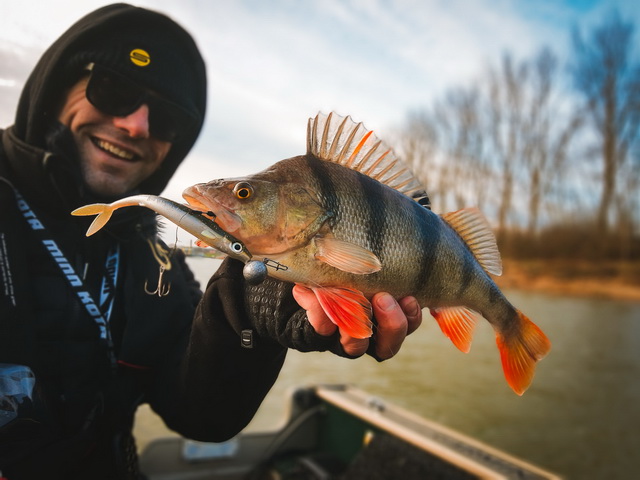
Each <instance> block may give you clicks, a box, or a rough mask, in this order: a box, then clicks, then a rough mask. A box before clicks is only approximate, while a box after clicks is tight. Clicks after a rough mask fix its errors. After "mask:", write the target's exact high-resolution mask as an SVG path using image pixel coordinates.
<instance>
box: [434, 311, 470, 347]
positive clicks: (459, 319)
mask: <svg viewBox="0 0 640 480" xmlns="http://www.w3.org/2000/svg"><path fill="white" fill-rule="evenodd" d="M431 315H432V316H433V318H435V319H436V321H437V322H438V325H439V326H440V330H442V333H444V334H445V335H446V336H447V337H449V338H450V339H451V341H452V342H453V344H454V345H455V346H456V347H458V350H460V351H462V352H464V353H469V350H471V340H472V338H473V330H474V329H475V326H476V323H477V320H478V319H477V315H476V314H475V312H473V311H472V310H469V309H468V308H465V307H444V308H433V309H431Z"/></svg>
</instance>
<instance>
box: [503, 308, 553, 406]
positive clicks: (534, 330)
mask: <svg viewBox="0 0 640 480" xmlns="http://www.w3.org/2000/svg"><path fill="white" fill-rule="evenodd" d="M518 317H519V319H520V328H519V329H518V331H517V332H516V333H515V334H509V335H508V336H504V335H502V334H501V333H498V334H497V336H496V343H497V344H498V350H500V359H501V360H502V369H503V371H504V376H505V378H506V379H507V383H508V384H509V386H510V387H511V388H512V389H513V391H514V392H516V393H517V394H518V395H522V394H523V393H524V392H525V391H526V390H527V388H528V387H529V385H530V384H531V380H533V375H534V373H535V369H536V362H537V361H538V360H541V359H542V358H543V357H544V356H545V355H546V354H547V353H549V350H551V342H550V341H549V339H548V338H547V336H546V335H545V334H544V333H543V332H542V330H540V328H538V326H537V325H536V324H535V323H533V322H532V321H531V320H529V319H528V318H527V317H526V316H525V315H524V314H523V313H522V312H520V311H518Z"/></svg>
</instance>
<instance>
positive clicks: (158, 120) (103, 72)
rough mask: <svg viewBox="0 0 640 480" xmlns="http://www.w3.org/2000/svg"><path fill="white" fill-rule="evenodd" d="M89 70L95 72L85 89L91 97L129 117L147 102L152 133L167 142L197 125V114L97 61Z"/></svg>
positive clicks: (104, 110)
mask: <svg viewBox="0 0 640 480" xmlns="http://www.w3.org/2000/svg"><path fill="white" fill-rule="evenodd" d="M87 70H89V71H90V72H91V76H90V77H89V83H87V89H86V92H85V94H86V96H87V100H89V102H91V104H92V105H93V106H94V107H96V108H97V109H98V110H100V111H101V112H102V113H106V114H107V115H111V116H114V117H126V116H127V115H130V114H132V113H133V112H135V111H136V110H137V109H138V108H140V106H141V105H143V104H146V105H147V106H148V107H149V131H150V133H151V135H152V136H154V137H155V138H157V139H158V140H163V141H166V142H174V141H175V140H177V139H178V138H180V137H181V136H183V135H186V134H187V133H189V132H190V131H191V130H192V129H193V128H194V127H195V126H196V123H197V119H196V117H195V116H194V115H193V114H191V113H190V112H188V111H187V110H185V109H184V108H182V107H181V106H180V105H177V104H175V103H173V102H170V101H169V100H166V99H164V98H161V97H159V96H158V95H156V94H154V93H153V92H151V91H149V90H148V89H147V88H144V87H141V86H140V85H138V84H136V83H134V82H132V81H131V80H129V79H128V78H126V77H125V76H123V75H121V74H119V73H117V72H114V71H113V70H109V69H108V68H105V67H102V66H100V65H96V64H94V63H91V64H89V65H88V66H87Z"/></svg>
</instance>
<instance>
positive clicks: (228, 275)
mask: <svg viewBox="0 0 640 480" xmlns="http://www.w3.org/2000/svg"><path fill="white" fill-rule="evenodd" d="M145 15H147V13H144V11H141V10H139V9H135V8H133V7H129V6H126V5H117V6H111V7H106V8H104V9H102V10H101V11H99V12H96V13H94V14H90V15H89V16H87V17H85V18H84V19H82V20H81V21H80V22H78V24H76V26H74V27H72V28H71V29H70V30H69V31H68V32H67V33H66V34H65V35H63V36H62V37H61V39H60V40H58V42H56V43H55V44H54V45H53V46H52V47H51V49H50V50H49V51H48V52H47V53H45V55H43V58H42V60H41V61H40V63H39V64H38V65H37V67H36V68H35V69H34V72H33V74H32V75H31V77H30V78H29V80H28V81H27V84H26V85H25V88H24V91H23V95H22V97H21V100H20V103H19V108H18V113H17V116H16V122H15V125H14V126H12V127H10V128H8V129H7V130H5V131H3V132H1V133H0V179H1V180H0V270H1V271H0V364H3V363H4V364H18V365H27V366H29V367H30V368H31V369H32V371H33V372H34V374H35V379H36V383H35V389H34V394H33V398H32V400H31V401H25V402H24V403H23V404H22V405H20V410H19V417H18V418H16V419H14V420H12V421H11V422H10V423H9V424H7V425H5V426H4V427H3V428H1V429H0V472H2V474H3V475H5V476H7V477H8V478H9V479H10V480H16V479H22V478H65V479H73V478H125V477H124V475H125V473H124V472H126V470H127V468H128V467H129V466H130V465H127V463H128V462H127V461H126V458H125V455H126V453H127V449H129V450H130V449H131V448H132V445H131V443H130V430H131V425H132V420H133V415H134V412H135V410H136V408H137V406H139V405H140V404H141V403H144V402H148V403H149V404H150V405H151V407H152V408H153V409H154V411H156V412H157V413H158V414H159V415H160V416H161V417H162V418H163V420H164V421H165V422H166V424H167V425H168V426H169V427H170V428H172V429H174V430H176V431H177V432H179V433H181V434H183V435H185V436H187V437H191V438H195V439H199V440H208V441H220V440H223V439H226V438H229V437H231V436H233V435H234V434H236V433H237V432H238V431H239V430H240V429H241V428H243V427H244V426H245V425H246V424H247V423H248V421H249V420H250V419H251V418H252V416H253V414H254V413H255V411H256V409H257V408H258V406H259V404H260V403H261V401H262V399H263V397H264V395H265V394H266V393H267V391H268V390H269V388H270V387H271V385H272V384H273V382H274V381H275V379H276V377H277V375H278V372H279V371H280V368H281V366H282V363H283V361H284V356H285V352H286V349H285V348H284V347H283V346H282V345H281V343H285V342H280V343H278V342H277V341H274V340H270V339H268V338H266V337H265V338H263V339H261V340H259V341H256V342H255V344H254V345H253V348H243V347H242V346H241V342H240V331H241V330H242V329H244V328H247V326H249V327H250V326H251V322H250V321H249V319H248V318H247V314H246V307H245V305H244V285H243V280H242V275H241V269H240V267H239V266H238V265H237V264H234V262H228V263H227V264H225V265H224V266H223V267H222V268H221V269H220V270H219V271H218V273H217V274H216V275H215V276H214V277H213V278H212V280H211V281H210V283H209V285H208V286H207V289H206V292H205V295H204V298H201V292H200V290H199V286H198V284H197V282H196V281H195V280H194V277H193V275H192V273H191V272H190V271H189V269H188V267H187V265H186V263H185V261H184V257H183V256H182V255H181V254H180V253H174V254H172V257H171V259H172V268H171V269H170V270H168V271H167V272H166V273H165V275H164V278H165V282H166V284H167V285H170V291H169V294H168V295H166V296H163V297H159V296H157V295H147V294H145V292H144V288H145V283H146V282H148V285H150V286H151V288H153V285H155V284H156V283H157V279H158V274H159V267H158V263H157V262H156V260H155V259H154V257H153V254H152V250H151V247H150V243H149V242H152V243H156V242H158V238H157V226H156V219H155V216H154V215H153V214H152V213H151V212H150V211H148V210H146V209H142V208H127V209H123V210H122V211H119V212H116V214H115V215H114V218H113V219H112V220H111V221H110V222H109V224H108V225H107V227H105V228H104V229H103V230H102V231H100V232H98V233H97V234H96V235H94V236H93V237H89V238H87V237H85V235H84V232H85V231H86V228H87V220H86V219H82V218H78V217H72V216H71V215H69V212H70V211H71V210H72V209H73V208H75V207H78V206H81V205H84V204H86V203H92V202H94V201H96V200H105V199H96V198H92V196H91V195H90V194H89V193H88V192H86V191H84V189H83V188H82V186H81V182H80V179H79V171H78V164H77V159H76V157H75V152H74V146H73V142H72V141H71V139H70V133H69V132H68V131H67V130H66V129H65V128H63V127H62V126H60V125H58V124H56V121H55V111H56V109H57V108H58V107H59V105H57V104H56V102H57V101H58V100H59V99H60V98H62V97H63V93H64V89H65V88H68V87H69V86H70V83H73V82H70V81H69V79H68V75H69V74H70V72H71V71H72V69H73V68H77V66H75V67H73V66H69V65H68V64H65V63H64V59H65V58H68V54H69V53H70V52H73V51H74V49H78V48H79V45H81V44H82V42H83V41H87V36H88V35H91V32H93V31H95V30H96V28H97V29H98V30H99V29H100V28H107V27H108V26H109V25H117V24H118V22H119V21H121V20H122V18H124V17H127V16H133V17H136V18H137V17H139V18H142V19H143V18H145ZM93 27H96V28H93ZM98 27H99V28H98ZM192 48H193V49H195V46H193V47H192ZM185 55H193V56H194V60H193V62H195V63H196V65H199V67H198V68H199V71H200V73H201V75H202V78H203V79H204V64H203V63H202V59H201V58H200V57H199V54H198V53H197V50H195V51H194V50H192V49H186V50H185ZM198 62H199V63H198ZM70 69H71V70H70ZM56 99H58V100H56ZM205 102H206V98H205V95H204V90H203V92H201V94H200V96H199V98H198V105H199V106H200V108H201V110H202V116H204V104H205ZM196 135H197V132H196V133H195V134H194V135H193V136H192V137H190V138H185V139H183V140H182V141H181V142H179V143H176V144H175V145H174V147H173V148H172V150H171V151H170V153H169V155H168V157H167V159H166V160H165V162H164V164H163V166H162V168H161V169H160V170H159V171H158V172H157V173H156V174H154V175H153V176H152V177H151V178H150V179H148V180H147V181H146V182H145V183H144V184H143V185H141V188H140V191H139V192H131V193H132V194H133V193H140V192H143V193H151V194H159V193H160V192H161V191H162V189H163V188H164V187H165V185H166V183H167V182H168V180H169V178H170V177H171V175H172V174H173V172H174V171H175V169H176V168H177V167H178V165H179V164H180V162H181V161H182V159H183V157H184V155H186V152H187V151H188V150H189V149H190V148H191V146H192V144H193V142H194V141H195V137H196ZM16 191H18V192H19V193H20V194H21V195H22V196H23V197H24V199H25V200H26V201H27V204H28V206H29V208H30V209H31V210H32V211H33V212H34V213H35V215H36V216H37V218H38V219H39V220H40V221H41V222H42V224H43V225H44V226H45V229H44V232H45V235H48V238H51V239H54V240H55V242H56V244H57V246H58V247H59V248H60V251H61V252H62V254H63V255H64V258H65V259H66V260H67V261H68V263H69V264H70V265H71V266H72V267H73V268H74V270H75V272H76V273H77V274H78V275H79V276H82V277H83V278H84V281H83V285H84V288H86V290H87V291H89V292H90V293H91V294H92V295H93V298H95V299H97V298H99V295H100V288H101V285H102V282H103V279H104V276H105V270H106V267H105V265H106V258H107V253H108V252H109V251H110V250H111V249H112V248H114V246H116V245H117V246H119V249H120V255H119V268H118V274H117V281H116V288H115V297H114V302H113V307H112V313H111V316H110V322H109V323H110V328H109V330H110V333H111V336H112V339H113V345H114V351H115V358H116V360H117V364H116V365H115V366H113V365H112V364H111V362H110V359H109V355H108V348H107V343H106V342H105V341H103V340H101V338H100V329H99V325H97V324H96V322H95V321H94V319H93V318H92V317H91V316H90V315H89V313H87V309H86V308H85V306H84V305H83V304H82V302H81V301H80V299H79V297H78V295H77V294H76V293H75V292H74V291H73V290H72V288H71V287H70V285H69V283H68V281H67V280H66V278H65V276H64V275H63V273H62V271H61V266H60V262H56V261H54V258H53V257H52V256H51V254H50V253H49V252H48V251H47V249H46V248H45V246H44V245H43V242H42V238H41V237H40V236H39V235H38V234H36V233H37V232H34V231H33V230H32V229H31V228H30V225H29V223H28V222H27V220H26V219H25V218H24V214H23V213H24V212H23V210H24V208H25V207H24V205H23V204H19V203H18V201H17V199H16ZM19 206H20V207H21V208H19ZM236 263H237V262H236ZM288 302H289V303H288V305H291V306H290V307H287V308H289V309H290V310H287V315H289V314H290V313H293V312H295V310H296V308H295V305H294V304H293V303H292V302H291V301H290V299H289V300H288ZM305 328H307V329H308V327H305ZM305 331H308V330H305ZM129 453H130V452H129ZM132 478H133V477H132Z"/></svg>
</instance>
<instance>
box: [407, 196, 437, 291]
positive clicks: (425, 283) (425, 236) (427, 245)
mask: <svg viewBox="0 0 640 480" xmlns="http://www.w3.org/2000/svg"><path fill="white" fill-rule="evenodd" d="M413 208H414V211H413V216H414V218H415V219H416V223H417V228H416V231H417V233H418V235H417V236H418V239H419V241H420V246H419V251H420V254H419V255H418V256H417V258H420V259H422V261H421V262H420V266H419V268H416V278H415V283H414V284H415V285H417V286H418V287H419V288H420V289H421V291H424V290H425V289H427V288H429V291H430V292H433V291H432V290H431V289H430V288H431V285H438V284H439V281H440V279H438V278H437V277H438V276H439V275H442V273H443V272H440V271H439V270H438V269H437V268H436V260H437V257H438V250H439V247H440V242H441V237H442V227H443V225H430V224H431V223H434V222H438V221H439V220H440V219H439V217H438V216H437V215H436V214H435V213H431V211H430V210H424V208H423V207H422V206H420V205H418V204H417V203H416V204H415V206H414V207H413ZM415 210H420V211H419V212H416V211H415ZM434 293H435V292H434ZM438 293H439V292H438Z"/></svg>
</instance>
